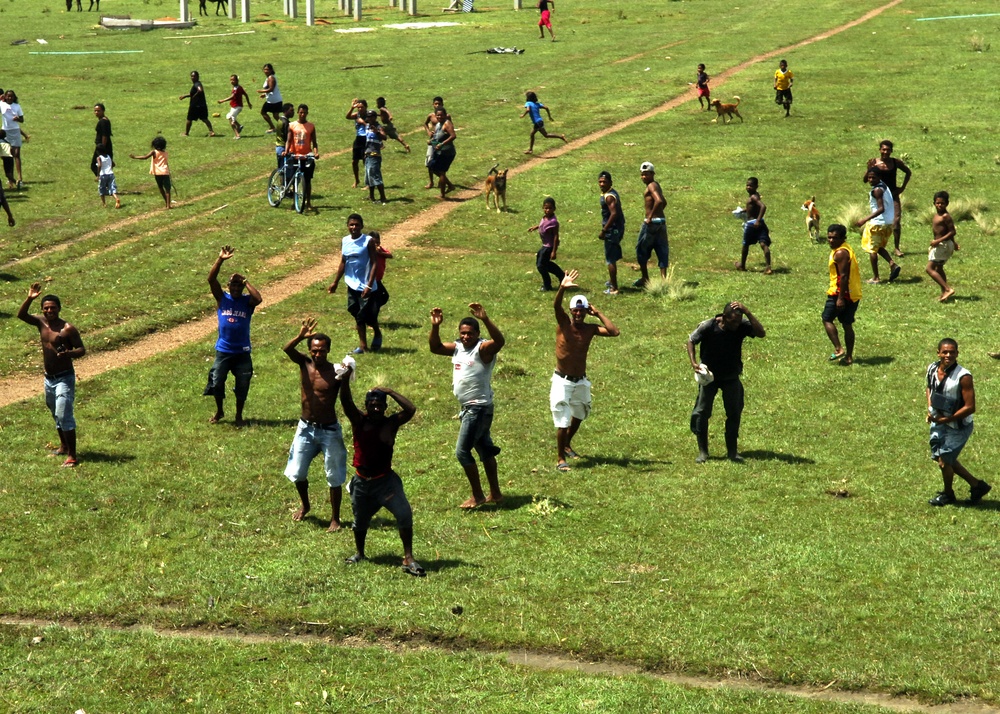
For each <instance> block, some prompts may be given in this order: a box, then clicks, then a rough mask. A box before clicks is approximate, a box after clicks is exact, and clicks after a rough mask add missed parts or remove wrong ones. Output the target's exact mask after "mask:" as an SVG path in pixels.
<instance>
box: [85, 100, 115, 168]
mask: <svg viewBox="0 0 1000 714" xmlns="http://www.w3.org/2000/svg"><path fill="white" fill-rule="evenodd" d="M94 116H95V117H97V126H96V127H94V131H95V136H94V155H93V156H91V157H90V170H91V171H92V172H93V173H94V176H97V174H98V173H100V167H99V164H98V163H97V156H98V154H100V152H101V147H102V146H104V147H107V149H108V157H109V158H110V159H111V160H112V161H113V160H114V158H115V151H114V148H113V147H112V146H111V120H110V119H108V118H107V117H106V116H104V105H103V104H100V103H98V104H95V105H94Z"/></svg>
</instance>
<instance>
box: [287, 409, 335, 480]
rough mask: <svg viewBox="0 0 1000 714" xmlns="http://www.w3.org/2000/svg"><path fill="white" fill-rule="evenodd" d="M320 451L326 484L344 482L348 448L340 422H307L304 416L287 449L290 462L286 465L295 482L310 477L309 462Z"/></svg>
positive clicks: (290, 477)
mask: <svg viewBox="0 0 1000 714" xmlns="http://www.w3.org/2000/svg"><path fill="white" fill-rule="evenodd" d="M321 451H322V452H323V467H324V468H325V470H326V483H327V485H328V486H329V487H330V488H336V487H338V486H343V485H344V481H346V480H347V449H345V448H344V435H343V433H342V432H341V430H340V424H331V425H329V426H327V427H321V426H316V425H313V424H307V423H306V422H304V421H302V420H301V419H300V420H299V427H298V429H296V430H295V439H294V440H293V441H292V445H291V447H290V448H289V449H288V464H287V465H286V466H285V476H286V477H288V480H289V481H292V482H293V483H295V482H298V481H308V480H309V464H311V463H312V460H313V459H314V458H316V454H318V453H320V452H321Z"/></svg>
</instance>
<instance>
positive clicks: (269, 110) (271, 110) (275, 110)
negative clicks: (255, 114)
mask: <svg viewBox="0 0 1000 714" xmlns="http://www.w3.org/2000/svg"><path fill="white" fill-rule="evenodd" d="M281 106H282V105H281V102H266V103H265V104H264V106H262V107H261V108H260V111H261V113H262V114H281Z"/></svg>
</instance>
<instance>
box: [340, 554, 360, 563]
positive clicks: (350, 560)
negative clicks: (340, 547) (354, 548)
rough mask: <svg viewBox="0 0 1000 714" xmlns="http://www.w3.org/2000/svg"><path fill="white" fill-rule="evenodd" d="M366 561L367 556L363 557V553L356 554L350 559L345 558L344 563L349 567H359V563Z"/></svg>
mask: <svg viewBox="0 0 1000 714" xmlns="http://www.w3.org/2000/svg"><path fill="white" fill-rule="evenodd" d="M364 559H365V556H363V555H361V553H355V554H354V555H352V556H351V557H350V558H344V562H345V563H346V564H347V565H357V564H358V563H360V562H361V561H362V560H364Z"/></svg>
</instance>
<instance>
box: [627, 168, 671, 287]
mask: <svg viewBox="0 0 1000 714" xmlns="http://www.w3.org/2000/svg"><path fill="white" fill-rule="evenodd" d="M655 173H656V169H655V168H654V167H653V164H651V163H650V162H648V161H645V162H643V164H642V166H640V167H639V176H641V177H642V182H643V183H644V184H646V191H645V193H643V194H642V200H643V201H644V202H645V204H646V217H645V218H644V219H643V220H642V226H641V227H640V228H639V239H638V240H637V241H636V243H635V259H636V260H637V261H638V262H639V270H641V271H642V277H641V278H640V279H639V280H636V281H635V287H637V288H641V287H643V286H645V285H646V284H647V283H648V282H649V270H648V268H647V267H646V266H647V264H648V263H649V259H650V257H652V255H653V253H656V263H657V265H658V266H659V268H660V277H662V278H663V279H664V280H666V279H667V266H668V265H670V245H669V243H667V219H666V217H665V216H664V215H663V209H664V208H666V206H667V199H665V198H664V197H663V189H661V188H660V184H659V183H657V181H656V178H655V176H654V174H655Z"/></svg>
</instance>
